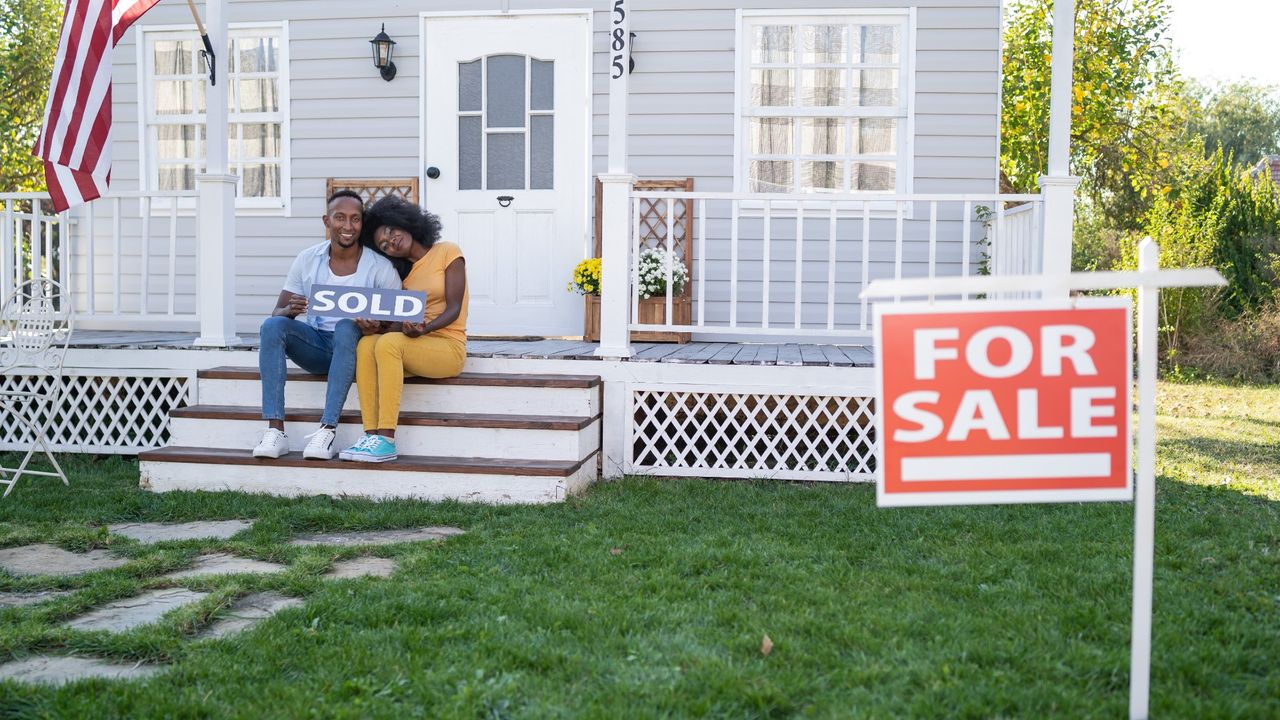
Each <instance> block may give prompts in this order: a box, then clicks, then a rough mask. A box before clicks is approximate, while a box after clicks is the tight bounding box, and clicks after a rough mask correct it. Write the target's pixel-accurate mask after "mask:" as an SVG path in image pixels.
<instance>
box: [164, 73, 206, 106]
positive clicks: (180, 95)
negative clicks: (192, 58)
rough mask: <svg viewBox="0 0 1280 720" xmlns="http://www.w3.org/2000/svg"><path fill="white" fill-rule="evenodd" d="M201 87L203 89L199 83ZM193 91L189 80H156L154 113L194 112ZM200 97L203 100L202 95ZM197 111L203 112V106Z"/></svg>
mask: <svg viewBox="0 0 1280 720" xmlns="http://www.w3.org/2000/svg"><path fill="white" fill-rule="evenodd" d="M201 89H203V85H201ZM193 91H194V88H193V87H192V83H191V81H189V80H158V81H156V102H155V108H156V114H157V115H190V114H192V113H195V112H196V111H197V110H196V107H195V97H194V95H193ZM201 95H203V93H201ZM201 99H202V100H203V97H202V98H201ZM201 105H203V103H201ZM199 111H200V112H204V108H203V107H201V108H200V109H199Z"/></svg>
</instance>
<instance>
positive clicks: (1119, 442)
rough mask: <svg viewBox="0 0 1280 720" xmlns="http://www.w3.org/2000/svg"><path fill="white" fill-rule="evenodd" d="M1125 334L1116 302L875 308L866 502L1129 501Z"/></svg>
mask: <svg viewBox="0 0 1280 720" xmlns="http://www.w3.org/2000/svg"><path fill="white" fill-rule="evenodd" d="M979 308H981V309H979ZM1130 327H1132V325H1131V320H1130V305H1129V300H1128V298H1118V297H1107V298H1102V297H1099V298H1079V299H1077V300H1075V301H1062V302H1041V301H1035V302H1026V303H1000V302H984V303H982V304H981V305H974V304H972V303H970V304H967V305H963V304H941V303H940V304H938V305H928V304H918V303H916V304H905V303H904V304H897V305H883V304H882V305H877V306H876V325H875V351H876V368H877V377H876V380H877V396H876V402H877V404H878V408H879V412H877V418H878V427H877V437H878V438H879V443H878V454H877V458H876V466H877V475H878V477H879V483H878V488H877V494H876V499H877V502H878V504H879V505H880V506H882V507H890V506H906V505H968V504H987V503H1014V502H1070V501H1078V500H1129V499H1132V497H1133V484H1132V473H1131V471H1130V465H1131V463H1130V447H1131V443H1130V424H1131V421H1130V407H1131V405H1130V384H1131V379H1132V377H1133V374H1132V365H1131V357H1132V348H1131V339H1130V338H1131V333H1130ZM886 358H888V359H889V360H890V362H885V359H886Z"/></svg>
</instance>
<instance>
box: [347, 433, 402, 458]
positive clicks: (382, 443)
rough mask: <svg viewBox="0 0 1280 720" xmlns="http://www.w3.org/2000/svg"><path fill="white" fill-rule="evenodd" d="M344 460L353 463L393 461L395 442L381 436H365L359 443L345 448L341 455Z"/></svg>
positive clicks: (395, 456)
mask: <svg viewBox="0 0 1280 720" xmlns="http://www.w3.org/2000/svg"><path fill="white" fill-rule="evenodd" d="M342 455H343V459H344V460H354V461H355V462H366V463H381V462H387V461H389V460H395V459H396V458H397V457H399V455H397V454H396V441H395V440H392V439H390V438H387V437H383V436H382V435H365V436H364V438H363V439H362V440H360V442H358V443H356V444H355V445H352V446H351V447H349V448H347V450H346V451H345V452H343V453H342Z"/></svg>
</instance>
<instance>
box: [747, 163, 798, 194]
mask: <svg viewBox="0 0 1280 720" xmlns="http://www.w3.org/2000/svg"><path fill="white" fill-rule="evenodd" d="M793 164H794V163H792V162H791V161H789V160H752V161H751V192H776V193H789V192H791V190H792V186H793V183H792V165H793Z"/></svg>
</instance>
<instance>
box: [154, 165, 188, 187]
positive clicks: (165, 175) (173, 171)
mask: <svg viewBox="0 0 1280 720" xmlns="http://www.w3.org/2000/svg"><path fill="white" fill-rule="evenodd" d="M195 187H196V169H195V167H194V166H192V165H161V166H160V189H161V190H194V189H195Z"/></svg>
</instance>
